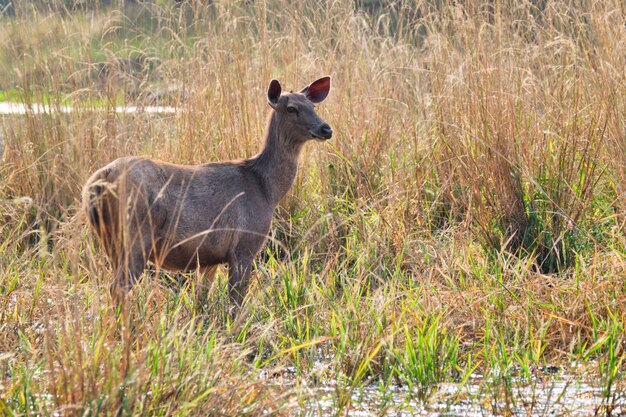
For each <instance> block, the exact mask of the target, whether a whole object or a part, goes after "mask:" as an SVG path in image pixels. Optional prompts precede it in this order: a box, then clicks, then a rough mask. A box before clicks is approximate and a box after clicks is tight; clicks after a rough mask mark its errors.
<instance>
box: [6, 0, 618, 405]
mask: <svg viewBox="0 0 626 417" xmlns="http://www.w3.org/2000/svg"><path fill="white" fill-rule="evenodd" d="M0 10H4V12H2V14H0V90H2V91H1V92H0V99H2V100H3V101H17V102H19V103H22V104H23V105H24V106H25V107H26V112H25V114H23V115H4V116H0V117H1V119H0V138H1V145H0V149H2V150H3V154H2V156H1V158H2V159H1V161H2V162H1V164H0V415H5V414H6V415H23V414H36V415H42V414H45V415H48V414H57V415H58V414H63V415H96V414H104V415H140V414H143V415H251V416H255V415H261V414H264V413H267V414H277V415H282V414H285V415H293V414H295V413H299V414H300V415H309V414H311V415H315V414H322V413H323V412H326V411H324V410H326V408H325V406H324V405H323V402H322V401H321V400H320V398H321V397H322V396H323V397H325V398H330V401H331V403H332V406H331V409H332V410H331V412H332V413H334V414H344V415H349V414H350V412H351V411H352V410H354V409H355V408H358V404H357V400H356V399H357V398H358V393H359V392H361V391H362V390H364V389H366V388H371V387H372V386H376V387H378V389H379V392H380V395H381V398H382V400H381V401H380V402H379V403H376V407H377V408H380V409H379V410H376V411H377V412H379V413H381V414H382V413H384V412H385V410H387V411H393V410H397V409H398V408H400V407H405V408H407V407H408V408H410V407H417V408H415V409H413V411H415V413H419V412H420V408H419V407H422V408H421V410H424V409H425V410H429V409H430V408H429V407H432V406H433V404H436V405H437V407H441V404H444V405H446V406H451V405H453V404H458V403H460V402H463V403H468V402H469V403H473V404H477V407H478V408H479V409H480V410H482V411H483V412H485V413H496V414H511V413H524V414H526V413H528V414H532V413H537V412H538V411H537V409H538V407H545V409H546V410H551V409H556V410H557V414H558V413H568V412H572V411H575V410H571V409H570V408H568V407H574V406H575V404H577V403H576V402H575V401H572V400H571V398H570V397H568V395H571V394H568V392H569V391H568V390H569V389H572V390H573V391H574V392H575V391H576V388H575V387H573V385H570V384H574V382H572V381H578V380H582V381H586V383H589V384H591V385H592V386H593V387H594V388H598V389H599V391H598V393H597V394H596V397H597V401H595V402H592V403H591V405H588V407H589V408H588V409H586V411H583V412H587V413H588V412H595V413H597V414H603V415H610V414H611V413H613V414H619V413H620V412H624V410H625V409H626V386H625V383H624V376H625V375H624V370H625V366H626V363H625V358H626V351H625V348H626V345H625V344H624V343H625V342H624V341H625V340H626V332H625V330H624V329H625V325H626V323H625V321H624V317H626V285H625V283H626V259H625V258H626V251H625V248H626V238H625V232H626V226H625V224H626V188H625V187H626V185H625V184H626V124H625V123H624V121H625V120H626V83H625V81H626V80H625V78H624V64H625V62H624V57H625V56H626V43H625V41H624V40H625V39H626V27H625V26H624V13H625V10H624V5H623V4H622V3H621V2H620V1H619V0H608V1H602V2H593V1H578V2H571V1H565V0H558V1H550V2H547V1H533V0H525V1H508V0H503V1H485V2H474V3H472V2H440V1H430V0H422V1H403V0H400V1H386V0H384V1H357V2H352V1H330V2H321V3H320V2H319V1H308V0H306V1H301V2H295V3H292V2H288V1H283V0H263V1H241V2H232V1H212V2H200V1H182V2H174V1H171V2H169V1H155V2H142V1H137V2H135V1H128V2H112V4H109V3H107V2H104V3H102V4H100V5H97V6H95V5H90V4H87V3H85V2H76V4H74V3H73V2H68V1H59V2H53V1H42V2H34V3H33V2H15V4H12V5H10V6H9V7H8V8H7V9H6V10H5V9H4V6H0ZM325 74H331V75H332V77H333V91H332V92H331V94H330V96H329V98H328V99H327V101H326V102H325V103H324V105H323V106H320V107H319V109H318V110H319V112H320V115H321V116H322V117H323V118H324V119H325V120H327V121H328V122H329V124H330V125H331V126H332V127H333V129H334V131H335V136H334V137H333V139H332V140H331V141H330V142H328V143H325V144H312V145H309V146H307V149H306V150H305V155H304V159H303V161H302V164H301V167H300V172H299V175H298V179H297V181H296V184H295V186H294V188H293V189H292V191H291V192H290V194H289V195H288V196H287V198H286V199H285V200H284V201H283V202H282V203H281V206H280V207H279V210H278V211H277V214H276V216H275V220H274V225H273V229H272V232H271V236H270V240H269V242H268V245H267V247H266V249H265V250H264V251H263V253H262V256H260V258H259V260H258V262H257V264H256V270H255V273H254V278H253V282H252V284H251V288H250V293H249V295H248V297H247V302H246V304H245V306H244V307H243V309H242V311H241V312H240V314H239V315H238V316H237V317H236V318H235V319H232V320H231V318H230V317H229V315H228V314H227V306H226V303H227V299H228V297H227V294H226V291H225V280H224V274H223V272H220V273H218V275H217V277H216V280H215V282H212V283H209V286H208V289H206V290H203V288H205V287H206V286H204V285H201V284H202V283H201V282H200V280H201V276H200V274H195V273H194V274H189V275H187V276H185V278H186V282H185V283H184V284H182V285H171V284H168V281H171V280H168V276H167V274H165V273H163V274H162V275H163V277H161V278H163V279H157V278H154V277H153V278H147V279H145V280H144V281H143V282H142V283H141V284H140V285H139V286H138V287H137V288H136V289H135V290H134V291H133V292H132V293H131V296H130V308H129V311H127V312H125V313H124V314H120V315H118V314H116V313H115V311H114V309H113V307H112V306H111V301H110V298H109V296H108V293H107V291H108V284H109V279H110V268H109V265H107V263H106V260H105V257H104V254H103V252H102V251H101V249H100V248H99V247H98V245H97V244H96V242H94V241H93V239H92V237H91V235H90V234H89V233H88V230H87V227H86V224H85V219H84V216H83V215H82V214H81V213H80V212H79V210H78V208H79V198H80V189H81V187H82V184H83V183H84V181H85V180H86V178H87V177H88V176H89V175H90V174H91V173H92V172H93V171H94V170H95V169H97V168H98V167H101V166H102V165H104V164H106V163H108V162H109V161H111V160H113V159H114V158H116V157H119V156H124V155H135V154H140V155H147V156H150V157H154V158H158V159H162V160H166V161H172V162H177V163H185V164H197V163H203V162H207V161H213V160H220V159H232V158H239V157H243V156H251V155H253V154H254V153H255V152H256V151H257V150H258V149H259V148H260V146H261V143H260V138H261V135H262V130H263V128H264V124H265V119H266V115H267V113H268V111H269V108H268V106H267V104H266V99H265V91H266V87H267V84H268V82H269V80H271V79H272V78H278V79H280V81H281V83H282V84H283V85H286V86H287V88H292V89H294V90H296V89H299V88H301V87H303V86H304V84H305V83H306V82H307V81H309V80H311V79H316V78H317V77H319V76H322V75H325ZM122 105H137V106H140V109H139V111H137V112H134V113H121V112H119V111H117V107H119V106H122ZM153 105H162V106H168V107H171V108H172V109H173V111H172V112H171V113H162V114H155V113H151V112H148V111H141V108H143V107H142V106H153ZM66 106H73V111H72V112H70V113H68V112H66V111H64V109H66ZM170 278H172V277H170ZM178 278H180V277H177V278H176V280H178ZM555 373H556V376H555V375H554V374H555ZM572 375H573V376H572ZM560 377H562V379H563V380H566V381H570V382H568V383H567V384H565V386H563V385H558V384H556V382H554V383H552V382H551V381H554V380H555V379H558V378H560ZM568 378H570V379H568ZM559 381H560V380H559ZM452 384H454V385H452ZM398 387H403V388H402V391H398V390H399V388H398ZM450 387H456V389H454V390H451V389H450ZM472 387H473V388H472ZM529 389H530V390H531V393H533V394H532V395H529V394H528V390H529ZM394 390H395V391H394ZM553 390H559V395H556V394H554V393H553ZM329 392H330V394H329ZM394 392H396V394H393V393H394ZM397 392H400V393H401V394H397ZM545 392H549V393H551V395H548V396H547V398H548V400H547V403H546V402H545V401H544V400H543V399H541V398H543V397H541V395H539V396H538V397H536V396H535V395H534V394H538V393H545ZM394 395H395V396H396V397H397V396H398V395H402V396H403V397H402V398H403V399H402V401H404V402H402V401H401V404H400V405H398V403H397V401H396V400H394V398H396V397H394ZM539 397H541V398H539ZM396 399H397V398H396ZM394 401H395V402H394ZM542 401H544V402H542ZM416 404H417V405H416ZM437 410H439V411H440V410H441V408H437ZM547 412H548V411H546V413H547Z"/></svg>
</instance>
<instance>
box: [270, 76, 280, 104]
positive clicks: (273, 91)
mask: <svg viewBox="0 0 626 417" xmlns="http://www.w3.org/2000/svg"><path fill="white" fill-rule="evenodd" d="M281 91H282V89H281V87H280V83H279V82H278V80H272V81H271V82H270V86H269V88H268V89H267V102H268V103H269V104H270V106H271V107H272V108H273V109H275V108H276V106H277V105H278V99H279V98H280V92H281Z"/></svg>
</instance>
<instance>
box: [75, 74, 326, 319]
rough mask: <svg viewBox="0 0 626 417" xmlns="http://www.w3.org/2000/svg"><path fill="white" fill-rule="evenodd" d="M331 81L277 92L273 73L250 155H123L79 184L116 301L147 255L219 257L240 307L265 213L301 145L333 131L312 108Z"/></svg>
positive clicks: (205, 264) (178, 262) (183, 265)
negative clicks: (197, 158)
mask: <svg viewBox="0 0 626 417" xmlns="http://www.w3.org/2000/svg"><path fill="white" fill-rule="evenodd" d="M329 91H330V77H323V78H320V79H319V80H317V81H315V82H313V83H311V84H310V85H308V86H307V87H305V88H303V89H302V90H301V91H300V92H299V93H294V92H290V93H281V86H280V83H279V82H278V81H277V80H272V82H271V83H270V85H269V88H268V91H267V100H268V103H269V105H270V107H271V108H272V110H271V113H270V116H269V119H268V123H267V128H266V133H265V146H264V147H263V149H262V151H261V152H260V153H259V154H258V155H256V156H254V157H252V158H249V159H244V160H235V161H229V162H214V163H207V164H204V165H192V166H187V165H176V164H170V163H167V162H162V161H157V160H153V159H148V158H143V157H125V158H119V159H117V160H115V161H113V162H111V163H110V164H108V165H107V166H105V167H104V168H101V169H100V170H98V171H96V172H95V173H94V174H93V175H92V176H91V178H89V180H87V183H86V184H85V187H84V189H83V195H82V200H83V208H84V210H85V212H86V213H87V216H88V218H89V223H90V224H91V226H92V228H93V229H94V231H95V233H96V234H97V235H98V237H99V238H100V241H101V243H102V246H103V247H104V249H105V251H106V253H107V255H108V257H109V259H110V260H111V263H112V267H113V274H114V277H113V283H112V284H111V287H110V290H111V296H112V298H113V300H114V301H115V303H116V304H119V303H120V302H121V301H122V300H123V299H124V296H125V295H126V293H127V292H128V291H130V289H131V288H132V286H133V284H134V283H135V282H136V281H137V280H138V279H139V277H140V276H141V274H142V273H143V271H144V269H145V268H146V265H147V262H148V261H151V262H152V263H154V264H155V265H156V266H157V267H162V268H164V269H167V270H170V271H189V270H195V269H199V270H200V271H202V272H205V273H208V274H212V273H213V272H215V269H216V268H217V266H218V265H219V264H224V263H226V264H228V266H229V270H228V290H229V295H230V300H231V308H234V309H236V308H237V307H239V306H240V305H241V303H242V301H243V297H244V296H245V294H246V289H247V286H248V278H249V275H250V272H251V269H252V263H253V260H254V258H255V256H256V255H257V253H258V252H259V251H260V249H261V247H262V246H263V243H264V242H265V239H266V237H267V234H268V232H269V229H270V223H271V219H272V213H273V212H274V209H275V208H276V205H277V204H278V202H279V201H280V200H281V199H282V198H283V197H284V196H285V194H286V193H287V191H289V188H290V187H291V186H292V184H293V182H294V179H295V177H296V172H297V169H298V159H299V156H300V152H301V151H302V147H303V145H304V144H305V143H306V142H307V141H308V140H310V139H317V140H327V139H330V138H331V136H332V134H333V131H332V129H331V127H330V126H329V125H328V124H327V123H326V122H324V121H323V120H322V119H321V118H320V117H319V116H318V115H317V114H316V113H315V110H314V104H317V103H321V102H322V101H323V100H324V99H325V98H326V96H327V95H328V92H329ZM233 311H234V310H233Z"/></svg>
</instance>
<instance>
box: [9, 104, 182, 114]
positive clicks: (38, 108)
mask: <svg viewBox="0 0 626 417" xmlns="http://www.w3.org/2000/svg"><path fill="white" fill-rule="evenodd" d="M107 110H108V109H107V108H105V107H102V108H100V107H84V108H81V107H73V106H62V105H60V106H49V105H44V104H40V103H35V104H32V105H31V106H27V105H26V104H24V103H17V102H10V101H3V102H0V115H20V114H27V113H29V114H48V113H55V112H61V113H73V112H79V111H83V112H84V111H89V112H96V111H103V112H104V111H107ZM114 110H115V112H116V113H157V114H159V113H165V114H166V113H174V112H176V108H174V107H171V106H116V107H115V108H114Z"/></svg>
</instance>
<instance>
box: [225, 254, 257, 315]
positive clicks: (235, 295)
mask: <svg viewBox="0 0 626 417" xmlns="http://www.w3.org/2000/svg"><path fill="white" fill-rule="evenodd" d="M228 266H229V269H228V295H229V297H230V312H231V315H234V314H235V313H236V312H237V311H238V310H239V308H240V307H241V305H242V304H243V299H244V297H245V296H246V291H247V289H248V278H249V277H250V272H251V271H252V258H249V257H246V258H243V259H236V260H232V261H231V262H229V265H228Z"/></svg>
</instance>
